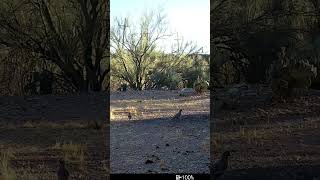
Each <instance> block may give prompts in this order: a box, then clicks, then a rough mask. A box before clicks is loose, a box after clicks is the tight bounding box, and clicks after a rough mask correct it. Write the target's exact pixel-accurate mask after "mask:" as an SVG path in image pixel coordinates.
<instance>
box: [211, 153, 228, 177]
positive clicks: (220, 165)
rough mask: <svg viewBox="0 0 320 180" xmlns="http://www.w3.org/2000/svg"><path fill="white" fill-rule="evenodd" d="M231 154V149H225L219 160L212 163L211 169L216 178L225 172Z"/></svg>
mask: <svg viewBox="0 0 320 180" xmlns="http://www.w3.org/2000/svg"><path fill="white" fill-rule="evenodd" d="M230 155H231V154H230V151H225V152H224V153H223V154H222V156H221V158H220V159H219V160H218V161H217V162H215V163H214V164H213V165H210V171H211V173H213V174H212V175H213V177H214V179H218V178H219V177H221V176H222V175H223V174H224V172H225V170H226V169H227V168H228V158H229V156H230Z"/></svg>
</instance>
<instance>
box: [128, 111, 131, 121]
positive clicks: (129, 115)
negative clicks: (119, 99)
mask: <svg viewBox="0 0 320 180" xmlns="http://www.w3.org/2000/svg"><path fill="white" fill-rule="evenodd" d="M131 118H132V115H131V113H130V112H129V113H128V119H129V120H131Z"/></svg>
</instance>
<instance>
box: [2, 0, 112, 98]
mask: <svg viewBox="0 0 320 180" xmlns="http://www.w3.org/2000/svg"><path fill="white" fill-rule="evenodd" d="M108 10H109V2H108V1H100V0H64V1H51V0H19V1H18V0H13V1H12V0H3V1H1V2H0V44H1V45H4V46H5V47H6V48H9V49H20V50H22V51H24V52H25V53H29V54H32V55H33V56H34V57H35V59H37V60H38V61H42V62H46V63H50V64H53V65H55V66H56V67H57V69H58V72H56V73H59V74H60V75H61V76H62V77H63V78H64V79H65V81H66V82H68V86H72V87H73V88H74V89H75V90H76V91H84V92H86V91H87V90H88V88H90V89H92V90H93V91H100V90H102V88H103V87H102V84H103V83H104V80H105V78H106V76H107V74H108V73H109V69H110V68H109V64H108V63H109V62H108V60H109V59H108V57H109V48H108V47H109V13H108ZM107 84H108V83H107Z"/></svg>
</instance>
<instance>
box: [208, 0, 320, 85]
mask: <svg viewBox="0 0 320 180" xmlns="http://www.w3.org/2000/svg"><path fill="white" fill-rule="evenodd" d="M210 21H211V22H210V25H211V26H210V28H211V29H210V31H211V37H210V41H211V50H210V52H211V54H212V63H211V80H212V81H211V83H212V84H213V87H225V86H228V85H230V84H234V83H240V82H246V83H253V84H255V83H268V82H270V79H271V80H272V79H274V78H275V77H272V75H271V74H270V72H271V71H273V70H272V67H275V66H278V65H277V62H282V63H278V64H282V65H280V66H281V67H279V68H280V69H281V68H282V70H281V71H280V72H281V75H280V76H281V77H280V79H282V80H284V81H285V82H289V86H292V87H299V88H310V87H314V88H319V82H320V81H319V80H320V78H319V77H320V76H319V75H317V74H319V69H320V63H319V61H320V60H319V48H320V36H319V32H320V29H319V28H320V2H319V1H317V0H242V1H238V0H214V1H211V20H210ZM278 60H280V61H278ZM284 81H281V82H284ZM274 82H275V81H274ZM279 82H280V81H279ZM297 82H310V83H297ZM298 84H300V85H301V84H304V85H302V87H301V86H300V85H298Z"/></svg>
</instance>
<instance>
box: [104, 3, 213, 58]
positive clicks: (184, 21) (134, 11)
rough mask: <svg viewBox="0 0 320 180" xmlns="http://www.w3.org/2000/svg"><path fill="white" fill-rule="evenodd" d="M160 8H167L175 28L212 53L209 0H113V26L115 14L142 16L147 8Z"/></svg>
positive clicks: (171, 28)
mask: <svg viewBox="0 0 320 180" xmlns="http://www.w3.org/2000/svg"><path fill="white" fill-rule="evenodd" d="M158 7H162V8H163V9H164V13H165V15H166V16H167V21H169V23H170V25H169V28H170V30H171V31H173V32H178V33H179V34H180V35H182V36H183V37H184V39H185V40H186V41H193V42H195V43H196V44H197V45H198V46H199V47H203V49H204V52H205V53H210V51H209V50H210V1H209V0H111V4H110V13H111V25H112V23H113V20H114V19H115V17H130V18H132V17H137V18H138V17H140V16H141V15H142V14H143V13H144V12H146V9H147V10H154V9H157V8H158ZM163 46H164V45H163ZM167 46H170V45H167Z"/></svg>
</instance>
